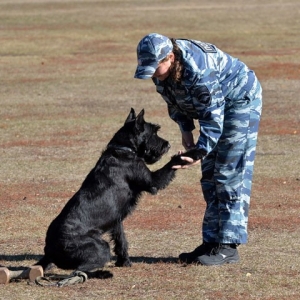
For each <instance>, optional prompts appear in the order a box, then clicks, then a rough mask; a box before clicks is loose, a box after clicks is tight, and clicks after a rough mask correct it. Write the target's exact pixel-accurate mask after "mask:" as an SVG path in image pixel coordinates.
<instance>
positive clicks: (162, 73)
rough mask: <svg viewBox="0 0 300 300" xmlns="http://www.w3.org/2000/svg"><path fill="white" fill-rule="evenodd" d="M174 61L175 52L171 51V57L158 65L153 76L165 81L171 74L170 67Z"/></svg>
mask: <svg viewBox="0 0 300 300" xmlns="http://www.w3.org/2000/svg"><path fill="white" fill-rule="evenodd" d="M173 62H174V53H173V52H171V53H170V54H169V58H168V59H167V60H165V61H163V62H161V63H160V64H159V65H158V67H157V69H156V70H155V73H154V74H153V76H152V77H154V78H157V79H158V80H160V81H163V80H165V79H166V78H168V76H169V75H170V67H171V65H172V63H173Z"/></svg>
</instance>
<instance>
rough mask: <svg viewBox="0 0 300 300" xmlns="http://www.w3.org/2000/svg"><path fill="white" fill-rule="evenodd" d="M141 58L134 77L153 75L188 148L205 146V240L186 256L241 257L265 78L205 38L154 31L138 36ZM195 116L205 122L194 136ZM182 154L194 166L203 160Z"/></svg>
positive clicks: (209, 260)
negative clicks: (197, 134)
mask: <svg viewBox="0 0 300 300" xmlns="http://www.w3.org/2000/svg"><path fill="white" fill-rule="evenodd" d="M137 59H138V66H137V69H136V72H135V76H134V77H135V78H139V79H147V78H152V80H153V82H154V84H155V86H156V90H157V92H158V93H159V94H161V96H162V98H163V99H164V100H165V102H166V103H167V107H168V112H169V116H170V117H171V118H172V120H174V121H175V122H176V123H177V124H178V125H179V128H180V131H181V135H182V144H183V146H184V148H185V149H186V150H188V149H191V148H193V147H196V148H198V149H202V150H205V152H206V155H205V156H204V157H203V158H202V160H201V169H202V178H201V180H200V181H201V186H202V192H203V196H204V199H205V201H206V211H205V214H204V218H203V226H202V238H203V242H202V243H201V244H200V246H199V247H197V248H196V249H195V250H194V251H192V252H189V253H182V254H180V255H179V259H180V260H181V261H183V262H186V263H198V264H202V265H222V264H224V263H234V262H238V261H239V254H238V251H237V246H238V245H239V244H245V243H247V240H248V233H247V224H248V212H249V204H250V193H251V184H252V175H253V164H254V158H255V151H256V141H257V133H258V128H259V122H260V117H261V109H262V89H261V85H260V83H259V81H258V80H257V77H256V76H255V73H254V72H253V71H252V70H250V69H249V68H248V67H247V66H246V65H245V64H244V63H243V62H241V61H240V60H238V59H237V58H234V57H232V56H230V55H228V54H227V53H225V52H223V51H221V50H220V49H218V48H217V47H216V46H215V45H213V44H209V43H204V42H201V41H196V40H191V39H173V38H168V37H166V36H163V35H161V34H157V33H151V34H149V35H146V36H145V37H144V38H143V39H142V40H141V41H140V42H139V44H138V46H137ZM194 120H198V122H199V126H200V136H199V138H198V140H197V141H196V142H195V143H194V138H193V134H192V131H193V130H194V129H195V125H194ZM182 159H184V160H186V161H188V162H189V165H188V167H190V166H193V165H195V164H198V163H199V162H200V161H192V160H191V159H190V158H188V157H184V156H183V157H182ZM177 168H181V167H180V166H177Z"/></svg>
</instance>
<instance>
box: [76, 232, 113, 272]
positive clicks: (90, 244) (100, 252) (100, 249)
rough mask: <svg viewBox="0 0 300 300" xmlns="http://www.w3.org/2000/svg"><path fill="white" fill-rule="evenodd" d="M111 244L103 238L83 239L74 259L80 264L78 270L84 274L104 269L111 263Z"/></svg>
mask: <svg viewBox="0 0 300 300" xmlns="http://www.w3.org/2000/svg"><path fill="white" fill-rule="evenodd" d="M110 258H111V256H110V247H109V244H108V243H107V242H106V241H105V240H103V239H101V238H91V237H88V236H87V237H81V238H80V246H79V248H78V249H77V251H76V252H75V253H73V254H72V259H74V260H75V261H77V262H78V265H77V267H76V269H77V270H78V271H82V272H88V271H92V270H94V269H99V268H103V267H104V266H105V264H106V263H107V262H109V261H110Z"/></svg>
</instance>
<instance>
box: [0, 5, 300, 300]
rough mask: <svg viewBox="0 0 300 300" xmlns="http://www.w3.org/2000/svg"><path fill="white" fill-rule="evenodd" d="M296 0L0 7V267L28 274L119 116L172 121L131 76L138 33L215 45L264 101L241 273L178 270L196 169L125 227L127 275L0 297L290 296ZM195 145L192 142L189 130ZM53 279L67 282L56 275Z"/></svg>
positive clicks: (197, 230) (299, 269)
mask: <svg viewBox="0 0 300 300" xmlns="http://www.w3.org/2000/svg"><path fill="white" fill-rule="evenodd" d="M299 31H300V2H299V1H298V0H288V1H280V0H261V1H258V0H257V1H256V0H253V1H252V0H251V1H248V2H241V1H237V0H234V1H230V2H228V1H223V0H218V1H217V0H214V1H207V0H203V1H196V0H189V1H184V2H183V1H178V0H172V1H171V0H168V1H158V0H154V1H148V0H146V1H131V0H125V1H114V0H113V1H101V0H99V1H98V0H94V1H84V0H78V1H72V0H65V1H56V0H52V1H51V0H48V1H47V0H35V1H34V0H23V1H21V0H10V1H8V0H7V1H5V0H0V45H1V46H0V66H1V67H0V74H1V81H0V162H1V167H0V220H1V222H0V265H2V266H8V267H12V268H15V267H20V266H28V265H31V264H33V263H34V262H35V261H36V260H37V259H38V258H39V257H41V255H42V254H43V246H44V238H45V232H46V229H47V227H48V225H49V223H50V222H51V220H52V219H53V218H54V217H55V216H56V215H57V214H58V213H59V211H60V210H61V208H62V207H63V206H64V204H65V203H66V201H67V200H68V199H69V198H70V197H71V196H72V194H73V193H74V192H75V191H76V190H77V189H78V188H79V186H80V184H81V182H82V181H83V179H84V178H85V176H86V175H87V173H88V172H89V171H90V169H91V168H92V167H93V166H94V164H95V163H96V161H97V159H98V157H99V155H100V153H101V151H102V149H103V148H104V147H105V145H106V144H107V142H108V141H109V140H110V138H111V137H112V135H113V133H114V132H115V131H116V130H117V129H118V128H119V127H120V126H121V125H122V124H123V122H124V120H125V118H126V116H127V114H128V112H129V110H130V108H131V107H133V108H135V109H136V111H139V110H141V109H142V108H144V109H145V111H146V115H145V117H146V119H147V120H149V121H151V122H154V123H159V124H160V125H161V127H162V128H161V131H160V133H161V136H163V137H164V138H166V139H168V140H169V141H170V143H171V146H172V148H171V150H170V152H169V153H168V154H167V155H166V156H165V157H164V158H163V159H162V161H161V162H159V163H158V164H156V165H155V166H153V168H158V167H159V166H161V165H162V164H164V163H165V162H166V161H167V160H168V159H169V158H170V156H171V155H172V154H174V153H176V152H177V151H178V150H179V149H181V144H180V135H179V132H178V128H177V126H176V124H173V122H172V121H171V120H170V119H169V118H168V116H167V112H166V107H165V104H164V102H163V100H162V99H161V98H160V96H159V95H158V94H157V93H156V92H155V89H154V87H153V84H152V83H151V80H149V81H144V80H136V79H133V74H134V71H135V68H136V45H137V43H138V42H139V40H140V39H141V38H142V37H143V36H144V35H146V34H148V33H149V32H159V33H161V34H164V35H168V36H171V37H182V38H194V39H198V40H202V41H206V42H210V43H213V44H216V45H217V46H218V47H219V48H221V49H222V50H224V51H226V52H228V53H230V54H232V55H233V56H236V57H238V58H240V59H241V60H242V61H244V62H245V63H246V64H248V66H249V67H250V68H252V69H254V70H255V72H256V74H257V76H258V77H259V79H260V81H261V83H262V86H263V90H264V94H263V96H264V98H263V101H264V106H263V116H262V121H261V127H260V134H259V142H258V149H257V159H256V165H255V176H254V181H253V191H252V200H251V209H250V216H249V243H248V244H247V245H245V246H241V247H240V248H239V249H240V250H239V251H240V255H241V263H240V264H237V265H227V266H222V267H216V268H215V267H212V268H210V267H201V266H184V265H182V264H180V263H178V262H177V259H176V258H177V257H178V255H179V254H180V253H181V252H183V251H190V250H193V249H194V248H195V247H196V246H197V245H198V244H199V243H200V242H201V221H202V216H203V212H204V209H205V206H204V201H203V198H202V194H201V189H200V185H199V179H200V175H201V174H200V170H199V168H197V167H196V168H193V169H188V170H182V171H179V172H178V174H177V177H176V179H175V180H174V182H173V183H172V184H171V185H170V186H169V187H168V188H167V189H166V190H164V191H162V192H160V193H159V194H158V195H156V196H150V195H146V194H145V195H144V196H143V198H142V199H141V201H140V204H139V206H138V208H137V209H136V211H135V212H134V213H133V214H132V215H131V216H130V217H129V218H128V219H127V220H126V222H125V230H126V233H127V237H128V241H129V247H130V248H129V253H130V255H131V257H132V260H133V266H132V268H116V267H114V266H113V265H109V266H108V267H107V268H109V269H110V270H111V271H112V272H113V273H114V277H113V278H112V279H108V280H95V279H92V280H89V281H87V282H85V283H84V284H81V285H76V286H72V287H66V288H62V289H57V288H41V287H38V286H35V285H28V284H27V282H26V281H25V280H23V281H21V282H14V283H10V284H8V285H3V286H0V299H77V298H81V299H114V300H115V299H208V300H213V299H233V300H234V299H243V300H245V299H259V300H283V299H289V300H296V299H299V298H300V288H299V279H300V275H299V273H300V255H299V245H300V147H299V145H300V101H299V92H300V38H299ZM195 135H197V131H195ZM54 272H55V273H62V274H68V273H70V272H68V271H62V270H59V269H55V270H54Z"/></svg>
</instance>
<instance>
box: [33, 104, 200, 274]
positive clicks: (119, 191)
mask: <svg viewBox="0 0 300 300" xmlns="http://www.w3.org/2000/svg"><path fill="white" fill-rule="evenodd" d="M158 130H159V126H158V125H154V124H151V123H148V122H146V121H145V120H144V110H142V111H141V112H140V113H139V114H138V116H136V115H135V112H134V110H133V109H131V111H130V113H129V115H128V117H127V119H126V121H125V124H124V126H123V127H122V128H121V129H119V131H118V132H117V133H116V134H115V135H114V137H113V138H112V140H111V141H110V142H109V144H108V145H107V147H106V149H105V150H104V151H103V153H102V155H101V157H100V159H99V160H98V162H97V164H96V166H95V167H94V168H93V169H92V170H91V171H90V173H89V174H88V175H87V177H86V178H85V180H84V182H83V183H82V186H81V187H80V189H79V190H78V191H77V192H76V193H75V195H74V196H73V197H72V198H71V199H70V200H69V201H68V202H67V204H66V205H65V207H64V208H63V209H62V211H61V213H60V214H59V215H58V216H57V217H56V218H55V219H54V220H53V221H52V223H51V224H50V226H49V228H48V231H47V235H46V244H45V248H44V252H45V255H44V257H43V258H42V259H41V260H40V261H39V262H38V263H37V264H39V265H42V267H43V268H44V269H46V268H47V266H49V265H50V264H51V263H54V264H55V265H56V266H57V267H59V268H62V269H76V270H80V271H83V272H90V271H92V270H94V269H98V268H103V267H104V265H105V264H106V263H107V262H108V261H110V259H111V255H110V247H109V244H108V242H106V241H105V240H104V239H102V238H101V235H102V234H103V233H105V232H108V233H109V234H110V236H111V239H112V241H113V242H114V252H115V254H116V256H117V261H116V265H117V266H130V265H131V262H130V259H129V256H128V245H127V241H126V238H125V234H124V230H123V225H122V221H123V220H124V219H125V218H126V216H127V215H128V214H129V213H130V212H131V211H132V210H133V209H134V207H135V206H136V205H137V202H138V200H139V198H140V196H141V194H142V192H148V193H151V194H155V193H156V192H157V191H158V190H160V189H163V188H165V187H166V186H167V185H168V184H169V183H170V182H171V181H172V179H173V178H174V176H175V171H176V170H175V169H172V166H174V165H179V164H181V165H183V164H185V163H186V162H185V161H183V160H181V158H180V156H178V155H175V156H173V157H172V158H171V160H170V161H169V162H168V163H167V164H166V165H165V166H164V167H162V168H161V169H159V170H157V171H154V172H151V171H150V170H149V169H148V167H147V166H146V163H147V164H153V163H155V162H157V161H158V160H159V159H160V158H161V157H162V155H163V154H165V153H166V152H167V151H168V150H169V148H170V145H169V143H168V142H167V141H166V140H164V139H162V138H160V137H159V136H158V135H157V132H158ZM192 156H193V155H192ZM194 158H198V157H195V153H194Z"/></svg>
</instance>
